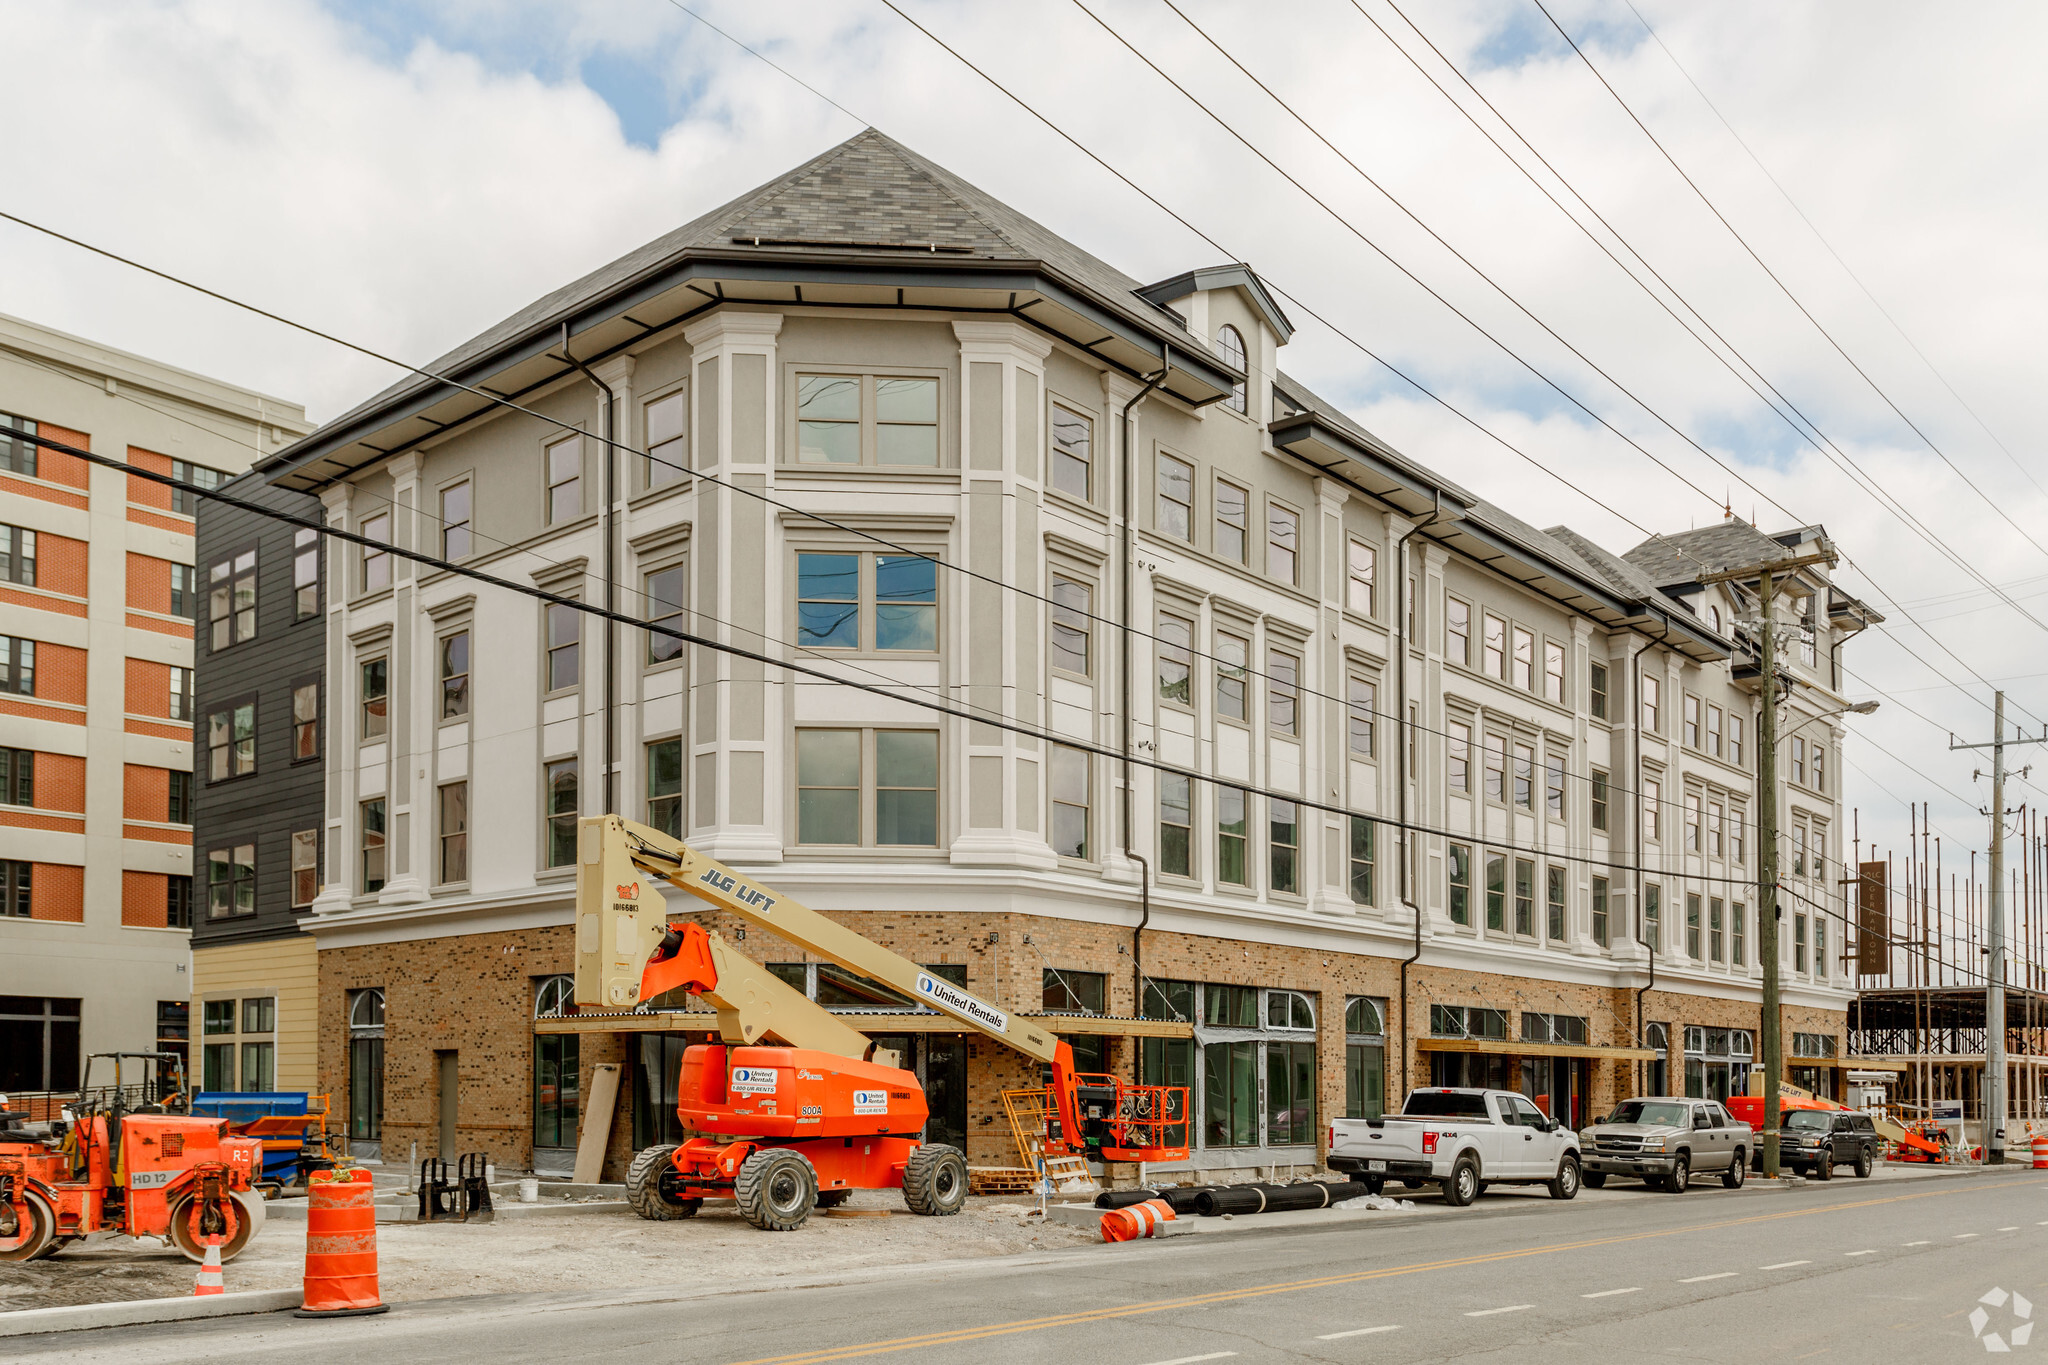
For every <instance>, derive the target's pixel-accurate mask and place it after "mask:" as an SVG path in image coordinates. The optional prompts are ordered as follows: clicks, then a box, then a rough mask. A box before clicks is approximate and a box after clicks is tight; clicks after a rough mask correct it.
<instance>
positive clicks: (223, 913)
mask: <svg viewBox="0 0 2048 1365" xmlns="http://www.w3.org/2000/svg"><path fill="white" fill-rule="evenodd" d="M255 913H256V845H254V844H235V845H231V846H230V847H227V848H216V849H212V850H210V851H209V852H208V853H207V855H206V917H207V918H208V919H232V918H235V917H236V916H240V915H253V914H255Z"/></svg>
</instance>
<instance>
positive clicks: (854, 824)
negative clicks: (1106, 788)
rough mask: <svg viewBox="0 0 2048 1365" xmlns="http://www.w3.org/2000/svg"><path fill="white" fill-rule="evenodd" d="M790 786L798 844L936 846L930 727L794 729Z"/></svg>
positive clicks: (935, 764)
mask: <svg viewBox="0 0 2048 1365" xmlns="http://www.w3.org/2000/svg"><path fill="white" fill-rule="evenodd" d="M1082 757H1084V758H1085V757H1087V754H1086V753H1085V751H1082ZM1055 766H1056V765H1055ZM1057 782H1058V777H1057V774H1055V777H1054V783H1055V784H1057ZM796 787H797V791H796V800H797V806H796V817H797V818H796V825H797V837H796V841H797V843H799V844H824V845H842V846H847V847H859V846H863V845H867V846H877V845H880V846H893V847H921V848H936V847H938V844H939V733H938V731H936V730H895V729H868V730H855V729H844V730H837V729H835V730H825V729H815V730H813V729H805V730H798V731H797V732H796Z"/></svg>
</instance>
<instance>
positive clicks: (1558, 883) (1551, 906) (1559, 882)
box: [1543, 863, 1565, 943]
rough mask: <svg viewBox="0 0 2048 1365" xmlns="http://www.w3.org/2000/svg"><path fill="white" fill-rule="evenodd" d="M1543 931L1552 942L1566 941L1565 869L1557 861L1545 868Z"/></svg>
mask: <svg viewBox="0 0 2048 1365" xmlns="http://www.w3.org/2000/svg"><path fill="white" fill-rule="evenodd" d="M1544 879H1545V880H1544V897H1543V905H1544V917H1543V933H1544V937H1546V938H1548V939H1549V940H1550V941H1551V942H1552V943H1562V942H1564V933H1565V871H1564V869H1563V868H1561V867H1559V866H1557V865H1556V864H1555V863H1553V864H1551V865H1550V866H1549V867H1547V868H1545V869H1544Z"/></svg>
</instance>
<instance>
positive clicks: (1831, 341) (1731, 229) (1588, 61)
mask: <svg viewBox="0 0 2048 1365" xmlns="http://www.w3.org/2000/svg"><path fill="white" fill-rule="evenodd" d="M1530 3H1531V4H1533V5H1535V6H1536V8H1537V9H1538V10H1541V11H1542V13H1543V17H1544V18H1545V19H1548V20H1549V21H1550V26H1551V27H1552V28H1554V29H1556V30H1557V32H1558V36H1560V37H1562V38H1563V39H1564V40H1565V42H1567V43H1569V44H1570V45H1571V49H1572V51H1573V52H1574V53H1576V54H1577V55H1578V58H1579V60H1580V61H1581V62H1584V63H1585V65H1586V69H1587V70H1588V71H1590V72H1592V73H1593V78H1594V79H1595V80H1597V81H1599V82H1600V85H1601V88H1603V89H1604V90H1606V91H1607V93H1608V94H1609V95H1612V96H1613V97H1614V102H1615V103H1616V104H1618V105H1620V106H1621V109H1622V112H1623V113H1625V114H1627V115H1628V116H1629V121H1630V122H1632V123H1634V124H1635V125H1636V127H1637V128H1639V129H1641V130H1642V134H1643V136H1644V137H1646V138H1648V139H1649V140H1650V145H1651V146H1653V147H1655V148H1656V149H1657V151H1658V152H1659V153H1660V154H1662V156H1663V157H1664V160H1665V161H1667V162H1668V163H1670V166H1671V169H1672V170H1674V171H1676V172H1678V177H1679V179H1681V180H1683V181H1685V183H1686V186H1687V188H1689V189H1691V190H1692V192H1693V193H1694V194H1695V195H1697V196H1699V201H1700V202H1701V203H1702V204H1704V205H1706V207H1707V211H1708V212H1709V213H1711V214H1713V215H1714V217H1715V219H1716V220H1717V221H1718V222H1719V223H1720V224H1721V226H1722V227H1724V228H1726V229H1728V235H1729V236H1731V237H1733V238H1734V239H1735V240H1736V242H1737V243H1738V244H1739V245H1740V246H1741V247H1742V249H1743V251H1745V252H1746V253H1748V255H1749V258H1750V259H1751V260H1753V261H1755V262H1756V264H1757V267H1758V268H1759V269H1760V270H1762V271H1763V272H1764V274H1765V275H1767V276H1769V277H1770V281H1771V283H1772V284H1775V285H1777V286H1778V291H1779V292H1780V293H1782V294H1783V295H1784V296H1785V297H1786V299H1788V300H1789V301H1790V302H1791V304H1792V306H1793V307H1794V308H1797V309H1798V310H1799V312H1800V315H1801V316H1803V317H1804V318H1805V319H1806V320H1807V321H1808V322H1810V323H1812V324H1813V327H1814V330H1815V331H1817V332H1819V333H1820V334H1821V336H1822V337H1824V338H1825V339H1826V340H1827V343H1828V345H1829V346H1831V347H1833V348H1834V351H1835V354H1837V355H1839V356H1841V357H1842V359H1843V360H1844V361H1846V362H1847V363H1848V365H1849V368H1850V369H1852V370H1854V371H1856V374H1857V377H1858V378H1860V379H1861V380H1862V381H1863V382H1864V383H1865V384H1868V385H1869V386H1870V389H1871V391H1872V392H1873V393H1875V394H1876V395H1877V396H1878V397H1879V398H1881V399H1883V400H1884V405H1885V406H1886V407H1888V408H1890V409H1891V410H1892V412H1893V413H1894V414H1895V415H1896V416H1897V417H1898V419H1899V420H1900V421H1901V422H1904V423H1905V424H1906V426H1907V427H1908V428H1910V429H1911V431H1912V432H1913V434H1914V435H1915V436H1918V437H1919V438H1920V439H1921V440H1922V441H1923V442H1925V443H1926V446H1927V448H1928V449H1929V450H1931V451H1933V452H1934V453H1935V454H1936V455H1937V456H1940V458H1941V462H1942V463H1943V464H1945V465H1947V466H1948V467H1949V469H1950V470H1951V471H1953V472H1954V474H1955V476H1956V477H1957V478H1959V479H1961V480H1962V481H1963V483H1964V484H1965V485H1966V486H1967V487H1968V488H1969V489H1970V491H1971V492H1973V493H1975V494H1976V495H1977V496H1978V497H1979V498H1982V499H1983V500H1984V504H1985V505H1986V506H1987V507H1989V508H1990V509H1991V510H1992V511H1994V512H1996V513H1998V515H1999V517H2000V518H2001V519H2002V520H2003V521H2004V522H2005V524H2006V525H2008V526H2010V527H2012V529H2013V530H2015V531H2017V532H2019V534H2020V536H2021V538H2022V539H2024V540H2025V541H2026V542H2027V543H2028V544H2029V545H2032V546H2033V547H2034V548H2035V549H2036V550H2039V551H2040V552H2041V553H2042V554H2043V555H2044V556H2048V545H2043V544H2042V543H2041V542H2040V541H2038V540H2036V539H2034V537H2033V536H2032V535H2031V534H2029V533H2028V531H2027V530H2026V528H2025V527H2023V526H2021V525H2020V524H2019V523H2018V522H2017V521H2014V520H2013V519H2012V516H2011V515H2010V514H2009V513H2007V511H2006V510H2005V509H2004V508H2003V507H2001V506H2000V505H1999V504H1998V503H1997V502H1996V501H1995V500H1994V499H1993V498H1992V497H1991V496H1990V494H1988V493H1986V492H1985V491H1984V490H1983V489H1981V488H1979V487H1978V486H1977V485H1976V483H1975V482H1974V481H1973V480H1972V479H1971V478H1970V476H1969V475H1968V474H1965V473H1964V472H1963V471H1962V469H1961V468H1960V467H1959V466H1958V465H1957V464H1956V462H1955V461H1954V460H1951V459H1950V458H1949V457H1948V455H1947V453H1946V452H1945V451H1943V450H1942V448H1941V447H1940V446H1938V445H1936V444H1935V443H1934V439H1933V438H1932V437H1930V436H1929V435H1928V434H1927V433H1926V432H1924V431H1922V430H1921V429H1920V427H1919V426H1918V425H1917V424H1916V423H1915V422H1914V421H1913V419H1912V418H1910V417H1908V416H1906V414H1905V412H1904V411H1903V410H1902V409H1901V408H1900V407H1899V405H1898V404H1897V403H1895V402H1893V401H1892V398H1891V395H1890V394H1888V393H1886V392H1885V391H1884V389H1883V388H1882V387H1881V386H1879V384H1878V382H1877V381H1876V380H1875V379H1872V378H1871V377H1870V375H1869V374H1868V373H1866V372H1865V371H1864V369H1863V367H1862V366H1861V365H1858V364H1857V363H1856V361H1855V358H1854V357H1852V356H1851V355H1850V354H1849V353H1848V351H1846V350H1844V349H1843V348H1842V344H1841V343H1840V342H1839V341H1836V340H1835V338H1834V336H1833V334H1832V333H1830V332H1829V331H1828V329H1827V328H1826V327H1824V326H1822V325H1821V322H1820V319H1819V318H1816V317H1815V316H1814V315H1813V314H1812V313H1811V312H1809V311H1808V310H1807V307H1806V305H1805V304H1804V303H1801V302H1800V301H1799V297H1798V295H1796V294H1794V293H1793V292H1792V291H1791V289H1790V288H1788V287H1787V286H1786V284H1785V282H1784V281H1783V280H1781V279H1779V278H1778V275H1777V272H1775V271H1773V270H1772V269H1771V268H1770V266H1769V265H1767V264H1765V263H1764V258H1763V257H1762V256H1759V255H1758V254H1757V252H1756V248H1754V247H1752V246H1751V245H1750V244H1749V241H1748V239H1746V238H1745V237H1743V235H1742V234H1741V233H1740V232H1737V231H1736V230H1735V225H1734V224H1733V223H1731V222H1729V221H1728V219H1727V217H1726V216H1725V215H1723V214H1722V212H1721V210H1720V209H1719V208H1717V207H1715V205H1714V201H1713V200H1712V199H1710V198H1708V197H1707V193H1706V191H1705V190H1702V189H1701V188H1700V187H1699V185H1698V184H1697V183H1696V182H1695V181H1694V180H1693V178H1692V177H1691V176H1690V175H1688V174H1686V171H1685V168H1684V167H1683V166H1680V165H1679V164H1678V161H1677V158H1675V157H1673V156H1672V155H1671V153H1670V151H1669V150H1667V149H1666V148H1665V146H1664V144H1663V143H1662V142H1659V141H1658V140H1657V135H1656V134H1655V133H1652V132H1651V131H1650V129H1649V126H1648V125H1647V124H1645V123H1644V122H1643V121H1642V119H1641V118H1640V117H1638V116H1637V114H1636V111H1635V110H1634V109H1632V108H1630V107H1629V103H1628V101H1627V100H1625V99H1623V98H1622V97H1621V94H1620V92H1619V91H1617V90H1616V89H1615V88H1614V87H1613V86H1612V85H1611V84H1609V83H1608V80H1607V77H1606V76H1604V75H1602V74H1601V72H1600V68H1599V67H1598V66H1595V65H1594V64H1593V59H1592V58H1591V57H1589V56H1587V55H1586V52H1585V49H1583V48H1581V47H1580V46H1579V44H1578V41H1577V40H1576V39H1574V38H1573V37H1572V35H1571V34H1569V33H1567V32H1566V31H1565V28H1564V25H1562V24H1560V23H1558V21H1557V19H1556V17H1555V16H1554V15H1552V14H1551V12H1550V11H1549V10H1548V9H1546V8H1544V5H1543V0H1530Z"/></svg>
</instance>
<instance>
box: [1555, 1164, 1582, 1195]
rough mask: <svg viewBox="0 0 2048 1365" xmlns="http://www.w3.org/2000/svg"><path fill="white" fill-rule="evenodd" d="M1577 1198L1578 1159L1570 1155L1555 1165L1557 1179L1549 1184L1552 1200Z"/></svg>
mask: <svg viewBox="0 0 2048 1365" xmlns="http://www.w3.org/2000/svg"><path fill="white" fill-rule="evenodd" d="M1578 1196H1579V1159H1578V1158H1577V1157H1575V1156H1573V1155H1571V1154H1570V1153H1566V1154H1565V1158H1564V1160H1562V1161H1560V1162H1558V1163H1557V1178H1556V1179H1554V1180H1552V1181H1551V1182H1550V1197H1551V1198H1552V1199H1576V1198H1578Z"/></svg>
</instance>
